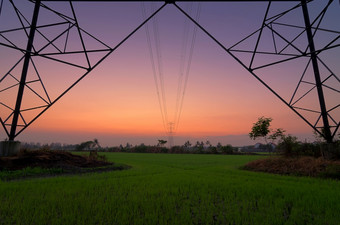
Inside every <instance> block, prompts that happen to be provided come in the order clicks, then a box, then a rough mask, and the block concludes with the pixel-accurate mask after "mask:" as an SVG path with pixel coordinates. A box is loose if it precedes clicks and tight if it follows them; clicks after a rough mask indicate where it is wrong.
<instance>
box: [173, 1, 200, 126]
mask: <svg viewBox="0 0 340 225" xmlns="http://www.w3.org/2000/svg"><path fill="white" fill-rule="evenodd" d="M200 16H201V4H200V3H198V6H197V11H196V18H195V19H196V21H197V22H199V19H200ZM196 37H197V26H195V27H194V30H193V36H192V42H191V46H190V53H189V58H188V64H187V68H186V73H185V80H184V86H183V92H182V98H181V102H180V108H179V112H178V117H177V120H176V129H175V131H176V130H177V129H178V124H179V120H180V117H181V114H182V110H183V102H184V96H185V93H186V89H187V84H188V79H189V75H190V69H191V62H192V57H193V53H194V48H195V42H196Z"/></svg>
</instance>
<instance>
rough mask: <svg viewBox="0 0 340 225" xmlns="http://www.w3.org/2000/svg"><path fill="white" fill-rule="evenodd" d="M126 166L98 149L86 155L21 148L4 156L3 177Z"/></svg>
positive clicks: (0, 168)
mask: <svg viewBox="0 0 340 225" xmlns="http://www.w3.org/2000/svg"><path fill="white" fill-rule="evenodd" d="M124 168H125V167H123V166H116V165H115V164H114V163H112V162H108V161H107V160H106V157H105V155H98V153H97V152H96V151H90V153H89V155H88V156H86V155H75V154H72V153H70V152H66V151H58V150H46V149H41V150H34V151H29V150H21V151H20V152H19V153H18V154H17V155H16V156H12V157H1V158H0V179H2V180H11V179H19V178H26V177H39V176H49V175H57V174H76V173H77V174H78V173H86V172H102V171H109V170H117V169H124Z"/></svg>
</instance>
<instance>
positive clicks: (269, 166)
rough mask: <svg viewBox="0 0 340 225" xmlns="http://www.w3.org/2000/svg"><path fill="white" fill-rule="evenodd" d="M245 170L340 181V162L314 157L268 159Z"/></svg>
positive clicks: (256, 162)
mask: <svg viewBox="0 0 340 225" xmlns="http://www.w3.org/2000/svg"><path fill="white" fill-rule="evenodd" d="M243 169H246V170H251V171H257V172H267V173H275V174H282V175H296V176H310V177H326V178H335V179H340V161H330V160H325V159H323V158H313V157H278V156H277V157H275V156H273V157H268V158H265V159H259V160H255V161H252V162H249V163H248V164H246V165H245V166H244V167H243Z"/></svg>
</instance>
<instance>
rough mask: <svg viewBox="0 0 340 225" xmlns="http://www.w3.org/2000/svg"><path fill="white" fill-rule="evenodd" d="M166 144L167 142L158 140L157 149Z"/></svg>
mask: <svg viewBox="0 0 340 225" xmlns="http://www.w3.org/2000/svg"><path fill="white" fill-rule="evenodd" d="M166 143H167V141H165V140H162V139H160V140H158V144H157V147H164V145H165V144H166Z"/></svg>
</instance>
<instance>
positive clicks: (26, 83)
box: [0, 0, 340, 143]
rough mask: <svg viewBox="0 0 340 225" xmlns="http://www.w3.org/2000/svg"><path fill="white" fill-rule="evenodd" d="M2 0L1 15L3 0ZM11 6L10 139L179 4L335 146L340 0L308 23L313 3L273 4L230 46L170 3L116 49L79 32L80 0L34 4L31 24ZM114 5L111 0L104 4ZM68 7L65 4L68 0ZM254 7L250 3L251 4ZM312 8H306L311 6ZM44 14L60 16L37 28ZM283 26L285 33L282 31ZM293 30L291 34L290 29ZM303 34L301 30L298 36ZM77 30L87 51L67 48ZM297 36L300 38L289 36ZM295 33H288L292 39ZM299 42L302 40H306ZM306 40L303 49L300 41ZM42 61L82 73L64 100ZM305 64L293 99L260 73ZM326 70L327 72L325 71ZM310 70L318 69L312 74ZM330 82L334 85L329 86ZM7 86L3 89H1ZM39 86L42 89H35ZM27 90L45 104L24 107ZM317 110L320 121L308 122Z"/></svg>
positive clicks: (2, 104) (5, 42)
mask: <svg viewBox="0 0 340 225" xmlns="http://www.w3.org/2000/svg"><path fill="white" fill-rule="evenodd" d="M4 1H6V0H0V16H1V10H2V6H3V2H4ZM7 1H8V2H9V3H10V5H11V6H12V7H13V9H14V11H15V14H16V16H17V18H18V20H19V21H20V24H21V27H16V28H11V29H4V30H0V46H3V47H6V48H9V49H13V50H15V51H17V52H18V53H19V54H21V57H20V59H19V60H18V61H17V62H16V63H15V64H14V65H13V66H12V67H11V68H10V69H9V70H8V72H7V73H5V74H4V75H2V76H1V74H0V94H1V93H5V92H10V91H13V90H17V97H16V99H15V104H13V101H10V102H9V101H8V99H0V108H1V115H0V122H1V124H2V127H3V128H4V130H5V132H6V134H7V135H8V138H9V140H14V139H15V138H16V137H17V136H18V135H19V134H20V133H21V132H23V131H24V130H25V129H26V128H27V127H28V126H30V125H31V124H32V123H33V122H34V121H35V120H36V119H38V118H39V117H40V116H41V115H42V114H43V113H44V112H46V110H48V109H49V108H50V107H51V106H52V105H53V104H54V103H56V102H57V101H58V100H59V99H60V98H62V97H63V96H64V95H65V94H66V93H67V92H68V91H69V90H71V89H72V88H73V87H74V86H75V85H76V84H78V83H79V82H80V81H81V80H82V79H83V78H84V77H86V76H87V75H88V74H89V73H90V72H91V71H92V70H93V69H95V68H96V67H97V66H98V65H99V64H100V63H102V62H103V61H104V60H105V59H106V58H107V57H108V56H109V55H110V54H112V53H113V52H114V51H115V50H116V49H117V48H119V47H120V46H121V45H122V44H123V43H124V42H126V41H127V40H128V39H129V38H130V37H131V36H132V35H134V34H135V33H136V32H137V31H138V30H139V29H140V28H141V27H143V26H144V25H145V24H146V23H147V22H148V21H149V20H150V19H151V18H153V17H154V16H155V15H156V14H158V13H159V12H160V11H161V10H162V9H163V8H164V7H165V6H166V5H168V4H172V5H174V6H175V7H176V8H177V9H178V10H179V11H180V12H181V13H183V14H184V15H185V16H186V17H187V18H188V19H189V20H190V21H192V22H193V23H194V24H195V25H196V26H197V27H199V28H200V29H201V30H202V31H203V32H204V33H205V34H206V35H208V36H209V37H210V38H211V39H212V40H214V41H215V42H216V44H218V45H219V46H220V47H221V48H222V49H224V50H225V51H226V53H227V54H229V55H230V56H231V57H232V58H234V59H235V60H236V61H237V62H238V63H239V64H240V65H242V66H243V67H244V68H245V69H246V70H247V71H249V73H250V74H251V75H252V76H254V77H255V78H256V79H257V80H258V81H259V82H260V83H262V84H263V85H264V86H265V87H266V88H267V89H268V90H270V91H271V92H272V93H273V94H274V95H275V96H276V97H278V99H280V100H281V101H282V102H283V103H284V104H285V105H286V106H288V107H289V108H290V109H291V110H292V111H294V112H295V113H296V114H297V115H298V116H299V117H300V118H301V119H303V120H304V121H305V122H306V123H307V124H308V125H309V126H310V127H312V128H313V129H314V130H315V131H316V132H318V133H319V134H320V135H322V136H323V137H324V138H325V139H326V140H327V142H329V143H330V142H332V141H333V139H334V137H335V135H336V133H337V131H338V129H339V125H340V120H339V117H340V115H339V114H338V113H337V110H339V108H340V102H339V99H338V100H337V102H335V103H334V101H333V102H332V104H326V100H327V96H325V93H324V91H325V90H327V92H329V91H330V92H334V93H336V94H339V93H340V89H339V84H340V79H339V76H337V75H336V74H335V73H334V72H333V71H332V70H331V68H330V67H329V66H328V65H327V64H326V62H325V60H324V59H323V57H322V54H323V53H324V52H326V51H329V50H332V49H334V48H337V47H339V46H340V44H339V40H340V31H337V30H331V29H327V28H323V26H322V25H323V24H322V22H323V19H324V17H325V15H326V13H327V10H328V9H329V7H331V5H332V4H335V1H333V0H329V1H327V2H326V4H325V6H324V8H322V9H320V11H319V13H318V14H317V16H316V17H315V18H310V15H309V12H308V8H307V5H309V2H312V1H306V0H301V1H290V2H297V3H296V5H295V6H294V7H292V8H290V9H287V10H285V11H283V12H280V13H274V14H273V13H272V12H271V9H272V8H271V7H272V2H275V1H264V0H262V2H268V6H267V10H266V12H265V15H264V18H263V22H262V25H261V27H260V28H259V29H257V30H255V31H254V32H252V33H250V34H249V35H248V36H246V37H244V38H243V39H242V40H240V41H238V42H237V43H235V44H233V45H231V46H225V45H224V44H222V42H221V41H220V40H218V39H217V38H215V37H214V36H213V35H212V34H211V33H210V32H209V31H208V28H205V27H203V26H202V25H201V24H200V23H198V22H197V21H195V19H193V18H192V17H191V16H190V15H189V14H188V13H186V12H185V11H184V10H183V9H182V8H181V7H180V6H179V5H178V4H177V3H176V2H179V1H176V2H175V1H165V2H164V1H163V2H164V3H163V4H162V5H161V6H160V7H159V8H158V9H157V10H156V11H155V12H154V13H152V14H151V15H150V16H149V17H147V18H146V20H145V21H143V22H141V23H140V24H139V25H138V26H137V27H136V28H135V29H134V30H133V31H132V32H131V33H129V34H128V35H127V36H126V37H124V38H123V39H122V40H121V41H120V42H119V43H118V44H117V45H115V46H110V45H108V44H107V43H104V42H103V41H101V40H100V39H99V38H97V37H96V36H95V35H93V34H90V33H89V32H87V31H86V30H85V29H83V28H81V27H80V26H79V23H78V19H77V16H76V12H75V10H74V7H73V3H72V2H75V1H80V0H72V1H67V2H69V7H70V11H71V12H72V13H71V15H66V14H63V13H62V12H59V11H56V10H55V9H52V8H50V7H48V6H47V5H45V4H44V2H48V1H49V0H36V1H30V0H27V1H29V2H32V4H34V10H33V16H32V18H31V21H29V20H28V18H26V17H25V16H24V13H23V12H22V11H20V10H19V9H18V7H16V4H15V3H14V1H13V0H7ZM106 1H110V0H106ZM259 1H260V0H259ZM65 2H66V1H65ZM249 2H252V1H249ZM307 3H308V4H307ZM40 10H44V11H45V12H48V13H50V14H51V15H52V14H53V15H54V17H56V18H58V20H57V21H56V22H53V23H46V24H42V25H38V24H37V21H38V18H39V13H40ZM297 11H299V13H300V14H301V15H302V17H303V21H304V24H303V25H301V24H292V23H287V22H286V21H285V18H287V17H289V16H290V14H291V13H295V12H297ZM282 27H284V28H285V29H284V30H285V32H286V33H285V32H283V31H282V29H281V28H282ZM46 28H48V29H54V28H58V29H56V30H57V31H56V32H53V35H52V36H51V35H46V33H45V32H44V29H46ZM290 29H291V30H294V32H289V30H290ZM18 31H21V32H24V34H25V40H26V42H27V45H26V48H23V47H22V46H20V45H19V44H16V43H15V42H14V41H13V40H12V39H11V38H10V36H11V35H10V34H11V33H15V32H18ZM296 31H298V32H296ZM71 32H75V33H76V34H77V35H76V36H77V41H78V43H79V44H80V45H81V50H77V51H74V50H69V49H70V48H69V46H70V45H72V44H73V41H74V40H73V41H72V43H71V41H70V38H69V36H70V33H71ZM320 32H323V33H326V34H332V35H333V36H334V38H333V39H332V40H330V41H329V42H327V43H326V44H324V45H323V46H322V47H318V48H316V44H315V41H316V40H315V39H316V36H317V35H318V34H319V33H320ZM292 33H295V36H293V37H292V36H291V34H292ZM268 34H269V35H270V38H269V39H268ZM288 34H289V35H288ZM36 35H39V36H40V39H43V40H44V44H43V45H41V44H40V45H38V44H37V43H36V42H35V36H36ZM301 39H303V41H302V42H301ZM268 40H270V42H271V43H272V47H273V48H272V49H269V50H268V49H266V50H263V48H261V46H262V45H264V42H265V43H266V45H268ZM89 41H91V42H95V43H96V46H98V47H97V48H96V49H91V48H88V42H89ZM301 43H302V44H301ZM96 53H102V56H101V57H99V58H98V57H97V58H95V59H92V58H91V55H92V54H96ZM78 57H83V58H85V63H79V62H78V60H76V59H77V58H78ZM38 58H44V59H47V60H51V61H54V62H57V63H61V64H64V65H68V66H70V67H72V68H77V69H79V70H81V71H83V72H82V75H81V76H80V77H79V78H78V79H77V80H76V81H75V82H74V83H73V84H72V85H71V86H69V87H68V88H67V89H66V90H65V91H63V92H61V94H60V95H58V96H56V97H54V98H52V97H51V96H50V94H49V91H48V90H47V88H46V87H45V84H44V79H42V77H43V76H41V73H40V72H39V66H37V65H36V63H35V61H36V59H38ZM300 59H302V60H304V61H305V66H304V69H303V70H302V71H301V74H296V76H299V79H298V82H297V83H296V86H295V88H294V90H293V91H292V93H291V95H290V96H289V97H288V98H287V97H286V98H285V97H283V96H281V95H280V94H279V93H278V91H276V90H275V88H273V87H271V86H270V85H269V84H268V83H267V82H266V81H265V79H263V78H262V77H261V76H262V75H261V74H262V73H263V72H264V71H265V70H267V69H268V68H274V69H275V68H276V67H277V66H279V65H285V64H286V63H289V62H293V61H296V60H300ZM19 67H20V68H22V69H21V74H20V75H18V74H15V73H17V72H15V71H16V70H18V68H19ZM29 67H30V68H31V71H33V72H32V73H33V74H35V78H34V79H27V73H28V70H29ZM320 67H322V69H320ZM310 71H312V72H310ZM309 73H312V75H313V77H314V80H313V81H311V80H310V79H309V78H308V79H307V76H308V74H309ZM330 81H331V84H330V83H329V82H330ZM2 84H4V85H2ZM36 86H39V88H40V90H42V91H40V92H39V91H37V90H36V89H35V88H34V87H36ZM24 89H25V90H26V91H29V92H31V94H33V95H35V96H36V97H38V98H39V99H40V102H42V104H37V105H35V106H33V107H28V108H23V107H22V99H23V95H24ZM311 96H312V97H314V98H315V96H316V98H315V99H314V103H315V102H318V103H319V107H320V108H319V109H313V108H310V107H308V105H304V104H302V103H303V102H304V99H306V98H310V97H311ZM26 112H32V113H31V114H34V116H31V117H29V118H28V117H26V116H25V115H24V114H25V113H26ZM310 113H312V114H315V115H316V116H315V117H312V118H311V117H309V116H308V115H309V114H310Z"/></svg>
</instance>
